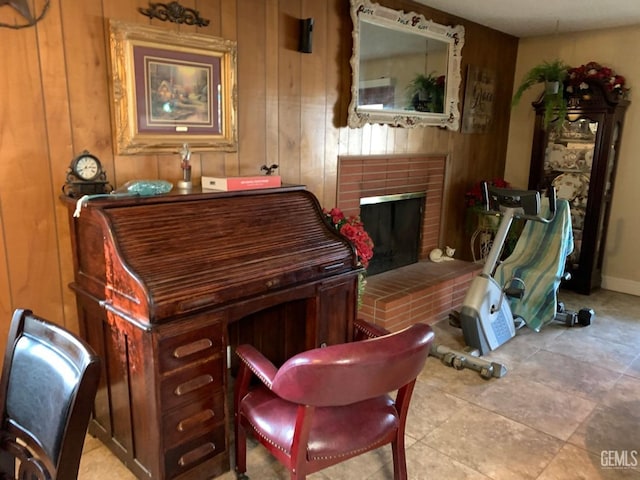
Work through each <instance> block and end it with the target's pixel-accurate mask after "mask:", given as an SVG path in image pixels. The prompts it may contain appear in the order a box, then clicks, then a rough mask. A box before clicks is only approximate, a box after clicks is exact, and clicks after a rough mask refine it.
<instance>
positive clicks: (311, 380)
mask: <svg viewBox="0 0 640 480" xmlns="http://www.w3.org/2000/svg"><path fill="white" fill-rule="evenodd" d="M355 326H356V332H357V335H356V338H361V337H372V336H373V337H375V336H376V335H379V334H382V333H385V332H386V331H384V330H382V329H380V328H379V327H376V326H375V325H371V324H367V323H364V322H361V321H358V322H356V325H355ZM386 333H388V332H386ZM432 340H433V332H432V330H431V328H430V327H429V326H428V325H424V324H415V325H413V326H411V327H409V328H407V329H405V330H402V331H400V332H397V333H393V334H387V335H384V336H379V337H377V338H372V339H368V340H364V341H356V342H352V343H346V344H341V345H332V346H329V347H326V348H317V349H314V350H309V351H307V352H303V353H300V354H298V355H296V356H294V357H292V358H290V359H289V360H287V361H286V362H285V363H284V364H283V365H282V367H280V368H279V369H278V368H276V367H275V366H274V365H273V364H272V363H271V362H270V361H269V360H267V359H266V358H265V357H264V356H263V355H262V354H261V353H260V352H259V351H257V350H256V349H255V348H253V347H252V346H250V345H241V346H239V347H238V348H237V350H236V352H237V354H238V356H239V357H240V360H241V363H240V369H239V371H238V377H237V379H236V386H235V392H234V406H235V433H236V441H235V453H236V471H237V473H238V474H239V476H244V474H245V472H246V469H247V468H246V456H247V451H246V450H247V447H246V435H247V432H249V433H251V434H252V435H253V436H254V437H255V438H256V439H257V440H258V441H259V442H260V443H262V444H263V445H264V446H265V447H266V448H267V450H269V452H270V453H271V454H272V455H273V456H274V457H275V458H277V459H278V461H280V462H281V463H282V464H283V465H284V466H285V467H286V468H287V469H288V470H289V472H290V473H291V479H292V480H301V479H305V478H306V476H307V475H308V474H311V473H313V472H317V471H318V470H322V469H323V468H326V467H328V466H330V465H334V464H337V463H340V462H342V461H344V460H347V459H349V458H352V457H355V456H357V455H360V454H362V453H365V452H367V451H370V450H374V449H376V448H379V447H381V446H383V445H386V444H388V443H391V445H392V450H393V466H394V479H395V480H405V479H406V478H407V465H406V458H405V449H404V430H405V423H406V419H407V412H408V410H409V402H410V400H411V394H412V392H413V387H414V384H415V381H416V377H417V376H418V374H419V373H420V372H421V371H422V369H423V367H424V364H425V361H426V359H427V356H428V355H429V348H430V346H431V342H432ZM254 375H255V376H256V377H257V378H258V379H260V381H261V383H259V384H258V385H257V386H256V387H255V388H250V385H251V382H250V381H251V379H252V377H253V376H254ZM394 391H397V394H396V396H395V400H394V399H393V398H392V397H391V396H390V395H389V392H394Z"/></svg>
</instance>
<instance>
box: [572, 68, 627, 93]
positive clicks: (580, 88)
mask: <svg viewBox="0 0 640 480" xmlns="http://www.w3.org/2000/svg"><path fill="white" fill-rule="evenodd" d="M567 73H568V76H567V78H568V83H569V85H568V86H567V91H568V92H569V93H579V92H585V91H586V90H589V84H587V83H586V81H585V80H587V79H590V78H595V79H598V80H600V81H601V82H602V83H603V84H604V86H605V88H606V89H607V90H608V91H610V92H612V93H615V94H618V95H624V94H626V93H627V92H628V91H629V88H627V87H625V82H626V79H625V78H624V77H623V76H622V75H617V74H616V73H615V72H614V71H613V70H612V69H611V68H609V67H604V66H602V65H600V64H599V63H597V62H589V63H585V64H584V65H580V66H579V67H574V68H570V69H569V70H568V72H567Z"/></svg>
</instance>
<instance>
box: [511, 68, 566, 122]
mask: <svg viewBox="0 0 640 480" xmlns="http://www.w3.org/2000/svg"><path fill="white" fill-rule="evenodd" d="M569 68H570V67H569V66H568V65H567V64H565V63H564V62H563V61H562V60H557V59H556V60H553V61H550V62H548V61H544V62H542V63H540V64H539V65H536V66H535V67H533V68H532V69H531V70H529V71H528V72H527V73H526V74H525V76H524V77H523V79H522V82H521V83H520V86H519V87H518V90H516V93H515V94H514V95H513V100H512V102H511V105H512V106H516V105H517V104H518V102H519V101H520V98H521V97H522V94H523V93H524V92H525V90H528V89H529V88H531V87H533V86H534V85H537V84H539V83H544V84H545V91H544V96H543V102H544V122H543V123H544V127H545V128H547V126H548V125H549V123H551V120H553V118H554V117H555V116H557V117H558V118H564V117H565V115H566V114H567V101H566V100H565V98H564V88H563V82H564V81H565V79H566V78H567V75H568V72H569ZM560 124H561V122H558V126H559V125H560Z"/></svg>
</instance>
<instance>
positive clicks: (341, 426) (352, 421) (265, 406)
mask: <svg viewBox="0 0 640 480" xmlns="http://www.w3.org/2000/svg"><path fill="white" fill-rule="evenodd" d="M240 405H241V407H240V415H241V417H244V419H245V420H246V421H248V422H249V423H250V424H251V426H252V427H253V429H254V430H255V431H256V433H257V434H258V435H260V436H261V437H263V438H265V439H266V440H267V441H268V442H269V443H270V444H272V445H274V446H276V447H277V448H278V449H280V450H282V451H283V452H285V453H287V454H290V453H291V441H292V439H293V433H294V426H295V423H296V414H297V411H298V405H296V404H294V403H291V402H288V401H286V400H282V399H281V398H279V397H278V396H277V395H275V394H273V393H272V392H271V391H270V390H268V389H266V388H264V387H258V388H256V389H255V390H252V391H251V392H249V393H248V394H247V395H246V396H245V397H244V399H243V400H242V402H241V404H240ZM398 423H399V419H398V413H397V411H396V409H395V407H394V402H393V400H392V399H391V398H390V397H389V396H388V395H383V396H379V397H375V398H372V399H368V400H364V401H362V402H358V403H354V404H351V405H346V406H341V407H331V408H325V407H318V408H316V409H315V414H314V417H313V421H312V427H311V432H310V433H309V443H308V449H307V457H308V459H309V460H317V459H327V458H340V457H352V456H354V455H357V454H358V453H361V452H364V451H368V450H371V449H373V448H377V447H376V445H380V446H382V445H384V444H386V443H388V442H389V441H391V439H392V438H393V436H394V435H395V432H396V431H397V429H398Z"/></svg>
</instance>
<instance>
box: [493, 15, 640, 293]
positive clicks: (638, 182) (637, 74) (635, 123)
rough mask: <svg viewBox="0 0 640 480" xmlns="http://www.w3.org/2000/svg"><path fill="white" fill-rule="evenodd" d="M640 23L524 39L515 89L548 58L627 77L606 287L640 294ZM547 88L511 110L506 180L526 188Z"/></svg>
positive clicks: (530, 94)
mask: <svg viewBox="0 0 640 480" xmlns="http://www.w3.org/2000/svg"><path fill="white" fill-rule="evenodd" d="M638 45H640V25H638V26H633V27H625V28H615V29H606V30H595V31H588V32H582V33H574V34H566V35H550V36H544V37H535V38H524V39H521V40H520V44H519V48H518V60H517V64H516V73H515V82H514V88H517V87H518V85H519V84H520V80H521V79H522V77H523V76H524V74H525V73H526V72H527V71H528V70H529V69H530V68H531V67H533V66H534V65H536V64H538V63H540V62H541V61H543V60H553V59H555V58H560V59H561V60H563V61H564V62H565V63H567V64H569V65H571V66H579V65H582V64H584V63H587V62H590V61H594V62H598V63H600V64H601V65H605V66H607V67H610V68H612V69H613V70H614V71H615V72H616V73H618V74H620V75H623V76H625V77H626V79H627V86H629V87H631V96H630V99H631V105H630V107H629V108H628V110H627V114H626V117H625V123H624V130H623V134H622V144H621V148H620V156H619V163H618V170H617V175H616V183H615V190H614V195H613V204H612V211H611V217H610V219H609V233H608V236H607V244H606V250H605V261H604V266H603V283H602V286H603V288H606V289H609V290H616V291H620V292H625V293H631V294H634V295H640V241H639V240H640V160H639V159H638V157H639V156H640V62H638V47H637V46H638ZM540 93H542V87H539V88H538V89H536V88H534V89H531V90H530V91H527V92H525V94H524V95H523V96H522V100H521V101H520V103H519V105H518V106H517V107H515V108H514V109H513V111H512V112H511V122H510V128H509V143H508V146H507V160H506V165H505V178H506V180H507V181H509V182H511V183H512V184H513V185H514V186H516V187H523V188H526V187H527V184H528V179H529V163H530V159H531V143H532V140H533V125H534V120H535V111H534V110H533V108H532V107H531V102H532V101H534V100H535V99H536V98H537V97H538V96H539V95H540Z"/></svg>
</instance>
